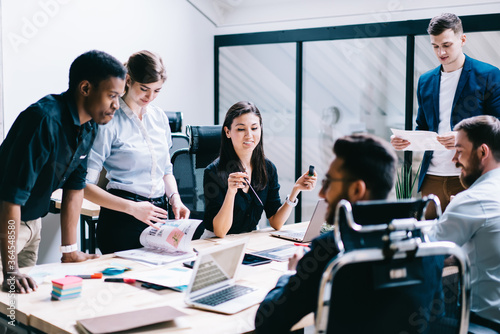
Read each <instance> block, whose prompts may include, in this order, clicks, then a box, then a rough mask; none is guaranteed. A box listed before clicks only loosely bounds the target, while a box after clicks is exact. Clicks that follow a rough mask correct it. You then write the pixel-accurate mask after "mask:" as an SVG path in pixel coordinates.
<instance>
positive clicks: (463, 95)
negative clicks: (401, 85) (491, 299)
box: [416, 55, 500, 191]
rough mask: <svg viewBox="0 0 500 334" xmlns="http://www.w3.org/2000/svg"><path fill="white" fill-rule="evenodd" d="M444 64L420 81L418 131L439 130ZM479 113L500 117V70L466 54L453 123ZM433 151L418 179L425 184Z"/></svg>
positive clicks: (455, 99)
mask: <svg viewBox="0 0 500 334" xmlns="http://www.w3.org/2000/svg"><path fill="white" fill-rule="evenodd" d="M440 82H441V66H438V67H436V68H435V69H433V70H431V71H429V72H427V73H424V74H422V76H420V79H419V80H418V89H417V99H418V114H417V127H416V130H428V131H436V132H437V131H438V127H439V85H440ZM478 115H492V116H495V117H497V118H500V70H499V69H498V68H497V67H495V66H493V65H490V64H487V63H483V62H481V61H479V60H475V59H473V58H470V57H468V56H467V55H466V56H465V63H464V67H463V69H462V73H461V74H460V79H459V81H458V86H457V91H456V92H455V97H454V99H453V106H452V110H451V118H450V126H451V129H452V130H453V127H454V126H455V125H456V124H457V123H458V122H460V121H461V120H463V119H465V118H469V117H473V116H478ZM432 153H433V151H426V152H425V154H424V158H423V160H422V167H421V169H420V175H419V180H418V191H420V188H421V187H422V182H423V181H424V177H425V174H427V170H428V169H429V165H430V163H431V159H432Z"/></svg>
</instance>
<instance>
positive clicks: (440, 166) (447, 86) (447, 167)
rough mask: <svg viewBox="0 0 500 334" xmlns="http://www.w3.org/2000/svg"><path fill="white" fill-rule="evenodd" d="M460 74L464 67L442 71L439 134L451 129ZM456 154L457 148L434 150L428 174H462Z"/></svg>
mask: <svg viewBox="0 0 500 334" xmlns="http://www.w3.org/2000/svg"><path fill="white" fill-rule="evenodd" d="M460 74H462V68H460V69H458V70H456V71H453V72H441V85H440V89H439V128H438V134H440V135H441V134H444V133H446V132H450V131H451V126H450V119H451V108H452V107H453V99H454V98H455V92H456V91H457V86H458V80H459V79H460ZM454 155H455V150H446V151H434V154H433V155H432V160H431V164H430V165H429V169H428V170H427V174H430V175H438V176H458V175H460V168H457V167H455V164H454V163H453V162H452V161H451V159H452V158H453V156H454Z"/></svg>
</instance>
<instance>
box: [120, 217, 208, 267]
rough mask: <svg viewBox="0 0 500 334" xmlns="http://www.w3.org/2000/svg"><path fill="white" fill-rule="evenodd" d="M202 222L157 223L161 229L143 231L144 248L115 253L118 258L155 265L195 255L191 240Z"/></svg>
mask: <svg viewBox="0 0 500 334" xmlns="http://www.w3.org/2000/svg"><path fill="white" fill-rule="evenodd" d="M200 223H201V220H199V219H179V220H173V219H172V220H165V221H164V223H157V224H155V225H156V226H159V227H160V229H159V230H157V229H154V228H152V227H151V226H150V227H148V228H146V229H145V230H144V231H142V233H141V236H140V239H139V241H140V242H141V245H143V246H144V247H143V248H138V249H130V250H125V251H119V252H115V255H116V256H119V257H123V258H126V259H130V260H136V261H144V262H149V263H153V264H165V263H168V262H173V261H178V260H181V259H185V258H189V257H192V256H194V255H195V253H194V252H193V250H192V248H191V240H192V239H193V234H194V232H195V231H196V228H197V227H198V225H200Z"/></svg>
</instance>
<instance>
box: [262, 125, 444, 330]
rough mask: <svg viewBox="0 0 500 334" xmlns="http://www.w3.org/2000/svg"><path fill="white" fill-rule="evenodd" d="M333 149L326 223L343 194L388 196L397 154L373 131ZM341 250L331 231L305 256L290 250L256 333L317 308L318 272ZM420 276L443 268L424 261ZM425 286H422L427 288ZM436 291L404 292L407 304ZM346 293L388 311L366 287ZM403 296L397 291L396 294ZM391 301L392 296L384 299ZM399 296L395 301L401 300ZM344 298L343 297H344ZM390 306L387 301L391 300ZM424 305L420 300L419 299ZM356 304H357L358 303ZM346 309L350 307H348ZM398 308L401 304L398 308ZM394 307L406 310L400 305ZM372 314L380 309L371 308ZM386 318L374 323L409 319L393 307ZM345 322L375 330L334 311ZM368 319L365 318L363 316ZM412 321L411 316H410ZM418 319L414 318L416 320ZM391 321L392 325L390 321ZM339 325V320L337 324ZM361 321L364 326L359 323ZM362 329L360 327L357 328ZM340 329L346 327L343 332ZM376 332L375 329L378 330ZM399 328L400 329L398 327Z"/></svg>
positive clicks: (357, 280) (361, 282) (357, 278)
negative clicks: (286, 268) (287, 260)
mask: <svg viewBox="0 0 500 334" xmlns="http://www.w3.org/2000/svg"><path fill="white" fill-rule="evenodd" d="M333 151H334V153H335V156H336V158H335V159H334V160H333V162H332V163H331V165H330V168H329V170H328V173H327V174H326V176H325V179H324V180H323V184H322V188H321V191H320V197H322V198H325V200H326V201H327V202H328V205H329V206H328V213H327V217H326V219H327V222H333V219H334V215H335V210H336V206H337V204H338V202H339V201H340V200H341V199H347V200H348V201H350V202H351V203H354V202H357V201H360V200H377V199H386V198H387V195H388V194H389V192H390V191H391V188H392V186H393V183H394V176H395V171H396V161H397V158H396V155H395V152H394V150H393V148H392V147H391V146H390V144H389V143H388V142H386V141H384V140H381V139H379V138H376V137H374V136H371V135H361V134H360V135H351V136H346V137H343V138H340V139H338V140H337V141H336V142H335V145H334V148H333ZM338 253H339V250H338V247H337V245H336V243H335V240H334V234H333V232H328V233H326V234H322V235H321V236H319V237H318V238H316V239H314V240H313V241H312V244H311V250H310V251H309V252H307V253H306V254H305V255H304V256H303V257H301V256H299V255H297V254H296V255H294V256H293V257H292V258H291V259H290V261H289V265H288V269H289V271H288V272H287V273H286V274H285V275H283V276H281V277H280V278H279V280H278V283H277V284H276V287H275V288H274V289H272V290H271V291H270V292H269V293H268V295H267V296H266V298H265V299H264V301H263V302H262V303H261V304H260V307H259V309H258V311H257V315H256V318H255V329H256V333H273V334H276V333H288V332H289V331H290V329H291V328H292V326H293V325H294V324H295V323H297V322H298V321H299V320H300V319H302V317H304V316H305V315H307V314H309V313H311V312H315V311H316V309H317V305H318V293H319V285H320V281H321V277H322V275H323V271H324V269H325V267H326V266H327V264H328V263H329V262H330V260H332V259H333V258H334V257H335V256H336V255H337V254H338ZM425 268H426V269H425V270H426V271H425V273H424V275H425V276H424V277H425V278H426V279H428V280H430V281H431V282H432V283H433V284H434V285H436V286H437V285H438V284H439V282H440V275H441V272H440V271H439V270H436V264H435V263H429V265H427V263H426V266H425ZM347 279H348V280H349V283H350V284H354V285H357V286H360V287H362V286H370V282H368V281H369V276H367V275H366V274H365V275H361V274H354V275H352V276H349V277H348V278H347ZM427 287H428V286H427V285H426V286H425V288H427ZM434 292H435V290H433V289H429V291H428V292H427V291H421V290H419V291H418V292H417V293H413V292H412V293H408V295H407V296H403V297H404V298H403V299H404V301H405V302H406V304H410V303H409V301H416V302H421V301H424V302H427V301H429V300H433V298H434ZM345 293H346V294H349V298H351V297H352V301H353V302H354V303H355V305H358V304H359V308H358V310H361V309H363V310H364V309H367V308H368V309H369V310H378V309H382V310H388V308H390V307H389V306H388V307H387V308H384V305H383V301H381V299H380V298H377V294H376V293H375V292H373V293H372V294H371V295H368V294H369V293H370V292H364V290H363V289H361V288H360V289H349V288H347V287H346V291H345ZM398 298H400V299H401V296H398ZM387 299H388V300H390V301H394V300H392V299H390V298H387ZM400 299H398V300H400ZM342 300H344V299H342ZM389 305H390V303H389ZM418 305H422V304H420V303H419V304H418ZM356 307H357V306H356ZM346 308H347V309H349V310H352V308H349V307H347V306H346ZM399 308H401V307H399ZM398 312H403V313H404V312H405V311H404V310H403V311H401V310H399V309H398ZM373 313H374V315H375V314H378V313H376V312H373ZM387 314H388V317H389V318H390V320H388V321H387V322H386V318H384V319H378V324H379V325H380V324H382V325H381V326H382V328H385V329H387V330H386V331H384V332H385V333H393V332H396V331H393V330H391V329H389V328H397V327H398V326H399V325H400V322H401V321H403V323H408V321H405V319H401V318H402V317H399V320H398V321H399V322H397V321H396V320H395V319H398V317H395V316H394V313H391V311H388V312H387ZM338 316H339V317H340V318H341V319H343V320H344V321H345V320H347V323H348V324H349V326H350V327H349V326H348V328H350V330H349V329H348V330H346V331H345V332H346V333H347V332H351V333H376V332H377V330H375V329H374V328H370V326H371V325H373V324H374V323H373V322H370V321H364V322H363V321H360V320H359V319H357V317H358V313H357V312H351V311H348V312H345V311H344V313H342V314H339V315H338ZM364 320H366V319H364ZM414 320H415V319H414ZM414 322H416V321H414ZM389 324H390V325H389ZM337 325H340V326H342V324H337ZM363 326H365V327H364V328H363ZM359 328H363V329H361V330H358V331H357V330H356V329H359ZM342 333H344V332H342ZM377 333H378V332H377ZM398 333H399V332H398Z"/></svg>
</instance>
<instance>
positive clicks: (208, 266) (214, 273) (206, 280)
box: [193, 261, 227, 291]
mask: <svg viewBox="0 0 500 334" xmlns="http://www.w3.org/2000/svg"><path fill="white" fill-rule="evenodd" d="M226 279H227V277H226V275H224V273H223V272H222V271H221V270H220V269H219V267H217V265H216V264H215V262H214V261H207V262H205V263H201V264H200V266H199V268H198V272H197V274H196V280H195V282H194V284H193V290H194V291H197V290H199V289H203V288H205V287H207V286H210V285H213V284H216V283H218V282H222V281H224V280H226Z"/></svg>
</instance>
